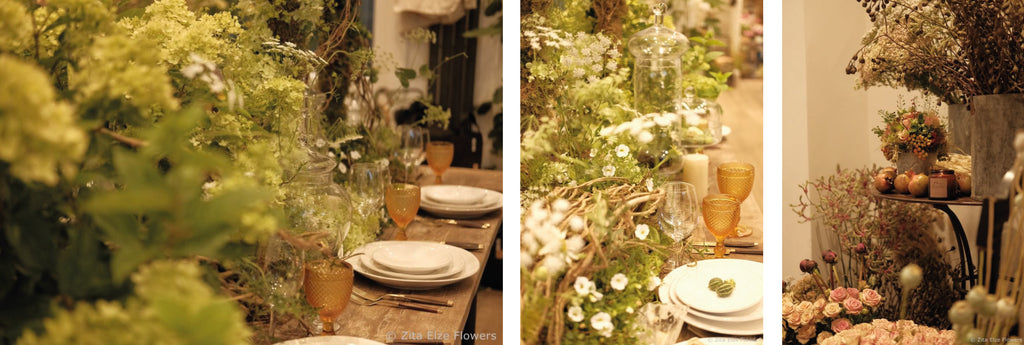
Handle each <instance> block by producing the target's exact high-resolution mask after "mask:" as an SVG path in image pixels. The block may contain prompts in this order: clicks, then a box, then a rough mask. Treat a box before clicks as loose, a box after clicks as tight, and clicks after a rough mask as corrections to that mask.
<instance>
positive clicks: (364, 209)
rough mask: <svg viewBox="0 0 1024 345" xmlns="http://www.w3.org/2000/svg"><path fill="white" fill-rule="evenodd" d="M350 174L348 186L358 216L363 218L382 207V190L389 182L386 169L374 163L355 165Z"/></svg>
mask: <svg viewBox="0 0 1024 345" xmlns="http://www.w3.org/2000/svg"><path fill="white" fill-rule="evenodd" d="M351 174H352V177H351V178H350V179H349V184H350V185H351V187H352V192H353V193H354V194H355V199H356V200H355V201H356V207H357V208H358V210H359V214H361V215H363V216H364V217H365V216H368V215H370V214H372V213H374V212H378V211H379V210H380V209H381V208H382V207H384V188H385V187H387V185H388V181H390V180H391V178H390V177H389V176H388V169H387V167H385V166H384V165H383V164H380V163H376V162H374V163H356V164H352V170H351ZM378 214H379V213H378Z"/></svg>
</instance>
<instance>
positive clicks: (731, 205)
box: [701, 194, 740, 258]
mask: <svg viewBox="0 0 1024 345" xmlns="http://www.w3.org/2000/svg"><path fill="white" fill-rule="evenodd" d="M701 213H703V214H704V224H705V225H707V227H708V231H711V234H712V235H714V236H715V258H723V257H725V238H726V237H728V236H729V234H731V233H732V232H733V231H734V229H736V224H739V222H740V201H739V200H738V199H736V198H735V197H733V196H732V195H729V194H708V196H705V197H704V202H703V204H702V205H701Z"/></svg>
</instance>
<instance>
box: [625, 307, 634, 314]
mask: <svg viewBox="0 0 1024 345" xmlns="http://www.w3.org/2000/svg"><path fill="white" fill-rule="evenodd" d="M634 311H635V310H633V307H626V313H628V314H632V313H633V312H634Z"/></svg>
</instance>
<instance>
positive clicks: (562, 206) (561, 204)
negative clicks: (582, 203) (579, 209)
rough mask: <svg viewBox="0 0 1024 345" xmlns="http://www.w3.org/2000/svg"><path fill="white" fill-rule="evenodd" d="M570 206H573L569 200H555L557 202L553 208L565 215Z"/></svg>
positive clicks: (552, 205)
mask: <svg viewBox="0 0 1024 345" xmlns="http://www.w3.org/2000/svg"><path fill="white" fill-rule="evenodd" d="M569 206H572V204H570V203H569V200H565V199H558V200H555V202H554V203H553V204H551V208H552V209H554V210H555V212H561V213H565V211H568V210H569Z"/></svg>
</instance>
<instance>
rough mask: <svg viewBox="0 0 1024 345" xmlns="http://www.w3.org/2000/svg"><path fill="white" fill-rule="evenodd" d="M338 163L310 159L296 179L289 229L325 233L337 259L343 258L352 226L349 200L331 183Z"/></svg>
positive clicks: (338, 187) (350, 201)
mask: <svg viewBox="0 0 1024 345" xmlns="http://www.w3.org/2000/svg"><path fill="white" fill-rule="evenodd" d="M337 165H338V164H337V162H335V161H334V160H333V159H331V158H329V157H326V156H324V157H316V156H314V157H312V158H311V159H310V160H309V161H307V162H306V164H305V165H304V166H303V167H302V171H301V172H299V173H298V175H296V176H295V179H294V181H293V182H292V183H293V184H294V188H295V190H294V191H293V192H292V195H293V198H292V200H291V202H290V203H291V204H292V205H293V206H294V207H297V208H298V212H295V214H294V215H293V217H292V220H291V221H292V226H294V227H296V228H297V229H300V230H301V231H303V232H322V233H326V234H327V237H326V238H325V239H324V242H325V244H327V245H328V246H329V247H330V248H331V249H332V250H335V251H336V253H337V254H338V255H339V256H342V255H343V254H344V248H343V247H344V245H343V243H344V241H345V237H346V236H347V235H348V231H349V229H350V228H351V226H352V214H353V209H352V199H351V198H350V197H349V195H348V192H347V191H345V189H344V188H342V187H341V186H339V185H338V184H336V183H334V176H333V175H334V169H335V167H337Z"/></svg>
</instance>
